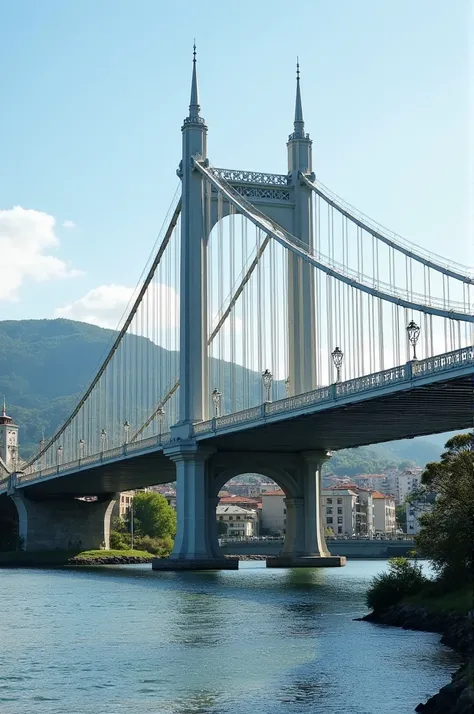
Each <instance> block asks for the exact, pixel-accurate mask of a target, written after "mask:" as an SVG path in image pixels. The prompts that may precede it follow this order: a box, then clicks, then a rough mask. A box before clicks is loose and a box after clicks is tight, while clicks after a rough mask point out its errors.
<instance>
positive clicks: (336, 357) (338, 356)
mask: <svg viewBox="0 0 474 714" xmlns="http://www.w3.org/2000/svg"><path fill="white" fill-rule="evenodd" d="M331 357H332V361H333V362H334V366H335V368H336V382H340V381H341V366H342V360H343V359H344V352H343V351H342V350H341V349H339V347H336V349H335V350H333V352H331Z"/></svg>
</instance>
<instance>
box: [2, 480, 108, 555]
mask: <svg viewBox="0 0 474 714" xmlns="http://www.w3.org/2000/svg"><path fill="white" fill-rule="evenodd" d="M11 498H12V500H13V502H14V504H15V506H16V509H17V511H18V524H19V527H18V531H19V537H20V539H21V542H22V547H23V549H24V550H26V551H39V550H80V551H82V550H99V549H100V548H109V546H110V519H111V516H112V510H113V507H114V505H115V498H116V497H115V495H108V496H105V497H104V498H102V497H101V498H100V499H99V500H97V501H82V500H78V499H77V498H73V497H70V498H65V497H60V498H50V499H49V500H44V501H36V500H33V499H29V498H28V497H27V496H26V495H25V494H23V493H21V492H20V491H15V493H14V494H13V495H12V496H11Z"/></svg>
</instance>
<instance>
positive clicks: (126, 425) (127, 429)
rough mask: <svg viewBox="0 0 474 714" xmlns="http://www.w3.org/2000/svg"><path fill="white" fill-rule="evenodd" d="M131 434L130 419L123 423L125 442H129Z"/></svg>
mask: <svg viewBox="0 0 474 714" xmlns="http://www.w3.org/2000/svg"><path fill="white" fill-rule="evenodd" d="M129 434H130V424H129V422H128V421H125V422H124V423H123V443H124V444H128V436H129Z"/></svg>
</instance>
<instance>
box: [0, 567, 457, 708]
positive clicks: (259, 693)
mask: <svg viewBox="0 0 474 714" xmlns="http://www.w3.org/2000/svg"><path fill="white" fill-rule="evenodd" d="M386 567H387V564H386V562H384V561H360V560H359V561H350V562H348V564H347V566H346V567H345V568H339V569H328V570H304V569H301V570H274V569H270V570H266V569H265V568H264V567H263V564H262V563H255V562H247V563H241V566H240V570H239V571H227V572H216V573H213V572H202V573H164V572H160V573H158V572H156V573H155V572H152V571H151V570H150V566H123V567H111V566H109V567H102V568H86V569H78V568H75V569H69V570H68V569H65V570H27V569H24V570H0V712H1V714H122V713H126V714H231V713H232V714H237V713H238V714H298V713H300V712H301V713H302V712H304V713H305V714H313V712H318V713H319V712H322V713H324V714H333V713H334V714H335V713H336V712H337V713H338V714H341V713H343V714H346V713H347V714H407V713H408V712H413V710H414V707H415V706H416V705H417V704H418V702H420V701H424V700H425V699H426V698H427V697H428V696H430V695H431V694H434V693H435V691H437V690H438V689H439V687H440V686H443V685H444V684H446V683H447V682H448V681H449V680H450V673H451V672H452V671H454V670H455V669H456V667H457V665H458V662H459V660H458V658H457V656H456V655H455V654H454V653H453V652H451V651H450V650H449V649H447V648H445V647H443V646H442V645H440V644H439V636H438V635H435V634H429V633H422V632H410V631H404V630H401V629H397V628H389V627H382V626H377V625H373V624H369V623H366V622H354V621H353V618H354V617H357V616H360V615H363V614H365V613H366V611H367V610H366V607H365V604H364V596H365V591H366V588H367V585H368V583H369V581H370V579H371V577H372V576H373V575H375V574H376V573H377V572H380V571H382V570H383V569H385V568H386Z"/></svg>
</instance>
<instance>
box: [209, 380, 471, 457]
mask: <svg viewBox="0 0 474 714" xmlns="http://www.w3.org/2000/svg"><path fill="white" fill-rule="evenodd" d="M473 424H474V380H473V377H472V376H471V375H468V376H465V377H462V378H457V379H451V380H445V381H440V382H437V383H434V384H433V383H432V384H430V385H426V386H420V387H417V388H412V389H409V390H404V391H399V392H392V393H391V394H386V395H383V396H377V397H376V398H371V399H367V400H363V401H357V402H355V403H352V404H347V405H343V406H342V405H341V406H335V407H334V408H328V409H324V410H321V411H318V412H314V413H312V414H305V415H301V416H297V417H294V418H292V419H291V418H287V419H286V420H285V421H282V422H280V423H278V422H277V423H267V424H265V425H261V426H255V427H251V428H246V429H241V430H240V431H233V432H229V433H227V434H221V435H219V436H213V437H211V438H210V439H206V443H208V442H210V443H211V444H212V446H214V447H215V448H217V449H218V450H219V451H279V452H301V451H307V450H312V449H326V450H329V451H337V450H340V449H348V448H353V447H357V446H366V445H368V444H377V443H382V442H385V441H395V440H398V439H410V438H414V437H416V436H425V435H428V434H436V433H442V432H445V431H455V430H457V429H459V430H461V429H469V428H471V427H472V426H473Z"/></svg>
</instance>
